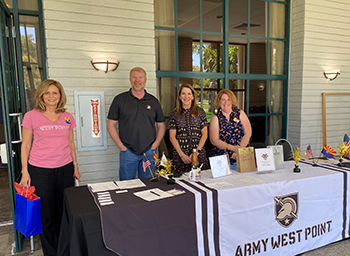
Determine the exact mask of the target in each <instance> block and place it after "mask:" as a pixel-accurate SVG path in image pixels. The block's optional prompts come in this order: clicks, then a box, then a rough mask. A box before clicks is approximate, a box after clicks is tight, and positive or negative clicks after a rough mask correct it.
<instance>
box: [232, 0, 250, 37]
mask: <svg viewBox="0 0 350 256" xmlns="http://www.w3.org/2000/svg"><path fill="white" fill-rule="evenodd" d="M229 8H230V9H229V33H230V34H236V35H247V32H248V29H247V28H248V27H247V26H248V0H232V1H229Z"/></svg>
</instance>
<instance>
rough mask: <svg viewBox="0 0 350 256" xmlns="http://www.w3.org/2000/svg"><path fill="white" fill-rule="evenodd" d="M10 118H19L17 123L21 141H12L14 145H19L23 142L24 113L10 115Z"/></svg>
mask: <svg viewBox="0 0 350 256" xmlns="http://www.w3.org/2000/svg"><path fill="white" fill-rule="evenodd" d="M9 116H17V123H18V133H19V140H14V141H11V143H12V144H18V143H21V142H22V128H21V124H22V113H10V114H9Z"/></svg>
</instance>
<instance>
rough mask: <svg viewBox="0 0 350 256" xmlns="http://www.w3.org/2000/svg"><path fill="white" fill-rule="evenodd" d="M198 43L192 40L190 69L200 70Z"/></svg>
mask: <svg viewBox="0 0 350 256" xmlns="http://www.w3.org/2000/svg"><path fill="white" fill-rule="evenodd" d="M200 61H201V60H200V44H199V42H192V71H194V72H200V71H201V70H200V65H201V63H200Z"/></svg>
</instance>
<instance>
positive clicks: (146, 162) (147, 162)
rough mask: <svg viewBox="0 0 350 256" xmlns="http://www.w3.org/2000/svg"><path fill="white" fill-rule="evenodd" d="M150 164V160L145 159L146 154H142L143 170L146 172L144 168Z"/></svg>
mask: <svg viewBox="0 0 350 256" xmlns="http://www.w3.org/2000/svg"><path fill="white" fill-rule="evenodd" d="M149 166H151V162H150V161H149V160H148V159H147V157H146V155H144V157H143V160H142V167H143V171H144V172H146V169H147V168H148V167H149Z"/></svg>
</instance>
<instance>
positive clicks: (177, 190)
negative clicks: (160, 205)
mask: <svg viewBox="0 0 350 256" xmlns="http://www.w3.org/2000/svg"><path fill="white" fill-rule="evenodd" d="M174 189H175V190H177V191H181V192H184V191H183V190H182V189H179V188H174Z"/></svg>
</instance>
